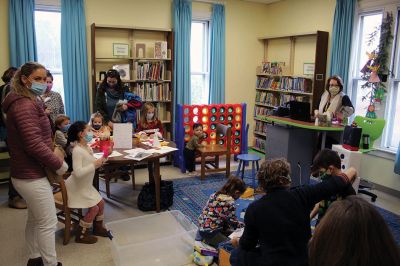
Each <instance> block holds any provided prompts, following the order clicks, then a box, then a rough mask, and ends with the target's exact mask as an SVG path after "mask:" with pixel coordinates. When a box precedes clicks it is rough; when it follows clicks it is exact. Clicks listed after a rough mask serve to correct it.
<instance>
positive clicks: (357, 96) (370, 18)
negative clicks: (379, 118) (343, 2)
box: [352, 12, 382, 116]
mask: <svg viewBox="0 0 400 266" xmlns="http://www.w3.org/2000/svg"><path fill="white" fill-rule="evenodd" d="M359 19H360V23H359V30H358V45H357V46H358V47H357V48H356V49H355V51H357V54H356V55H355V56H356V57H355V62H356V63H355V64H354V67H355V69H354V71H353V80H352V81H353V82H352V86H353V91H352V92H353V93H352V102H353V105H354V107H355V114H356V115H361V116H365V114H366V113H367V107H368V105H369V101H368V100H367V99H365V100H363V97H365V96H366V94H367V93H368V91H369V90H367V89H365V90H364V89H362V88H361V85H362V84H364V83H365V81H364V80H362V79H361V72H360V70H361V69H362V68H363V66H364V65H365V64H366V63H367V61H368V55H367V52H369V53H370V52H372V51H373V50H375V48H376V47H377V45H378V43H379V33H378V36H376V38H375V41H374V42H373V43H371V44H370V45H367V41H368V37H369V35H370V34H371V33H372V32H373V31H374V30H375V29H376V28H377V27H379V26H380V25H381V23H382V13H381V12H379V13H368V14H362V15H360V18H359Z"/></svg>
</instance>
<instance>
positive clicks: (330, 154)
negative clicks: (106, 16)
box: [310, 149, 355, 225]
mask: <svg viewBox="0 0 400 266" xmlns="http://www.w3.org/2000/svg"><path fill="white" fill-rule="evenodd" d="M318 170H319V172H320V173H321V175H320V176H321V181H324V180H328V179H330V178H331V177H332V176H340V175H341V174H342V170H341V160H340V157H339V154H338V153H337V152H336V151H333V150H330V149H324V150H322V151H320V152H319V153H318V154H317V155H316V156H315V158H314V161H313V166H312V171H313V172H316V171H318ZM345 193H346V195H352V194H355V192H354V189H353V187H349V188H348V190H347V191H346V192H345ZM341 198H342V195H333V196H331V197H330V198H328V199H325V200H323V201H321V202H319V203H317V204H316V205H315V206H314V209H313V210H312V211H311V214H310V219H313V218H314V217H315V216H316V215H317V214H318V218H317V223H316V225H318V224H319V222H320V221H321V219H322V217H323V216H324V215H325V213H326V211H327V210H328V208H329V206H330V205H331V204H332V203H333V202H334V201H336V200H338V199H341Z"/></svg>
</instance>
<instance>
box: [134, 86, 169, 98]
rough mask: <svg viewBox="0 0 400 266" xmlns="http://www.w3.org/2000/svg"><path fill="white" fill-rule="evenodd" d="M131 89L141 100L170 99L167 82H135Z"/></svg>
mask: <svg viewBox="0 0 400 266" xmlns="http://www.w3.org/2000/svg"><path fill="white" fill-rule="evenodd" d="M131 91H132V92H133V93H135V94H136V95H138V96H139V97H140V98H142V100H143V101H171V100H172V94H171V88H170V84H169V83H137V84H136V85H135V87H133V88H131Z"/></svg>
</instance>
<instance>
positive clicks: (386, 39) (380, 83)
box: [360, 12, 393, 118]
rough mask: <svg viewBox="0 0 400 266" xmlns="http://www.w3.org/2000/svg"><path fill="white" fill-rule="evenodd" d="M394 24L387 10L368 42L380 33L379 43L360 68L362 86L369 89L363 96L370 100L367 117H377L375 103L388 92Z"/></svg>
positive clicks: (381, 100) (364, 98) (371, 41)
mask: <svg viewBox="0 0 400 266" xmlns="http://www.w3.org/2000/svg"><path fill="white" fill-rule="evenodd" d="M392 24H393V15H392V13H389V12H387V13H386V16H385V17H384V18H383V20H382V24H381V26H380V27H377V29H375V31H373V32H372V33H371V34H370V36H369V40H368V43H367V45H368V46H370V45H371V44H372V43H373V42H374V40H375V38H376V36H377V35H378V34H379V33H380V38H379V45H378V47H376V48H375V49H374V50H373V51H371V52H370V53H368V52H367V55H368V61H367V62H366V63H365V65H364V66H363V68H362V69H361V70H360V72H361V73H362V75H361V77H362V79H363V80H364V81H365V83H364V84H362V85H361V88H362V89H367V90H369V91H368V92H367V93H366V94H365V95H364V96H363V97H362V100H363V101H364V100H368V101H369V106H368V109H367V113H366V117H369V118H377V115H376V113H375V110H376V108H375V105H376V104H377V103H379V104H381V103H382V102H383V100H384V97H385V93H386V86H385V82H386V76H387V75H388V74H390V73H391V71H390V70H389V69H388V67H387V66H388V58H389V55H388V47H389V46H390V43H391V41H392V39H393V35H392V33H391V30H392Z"/></svg>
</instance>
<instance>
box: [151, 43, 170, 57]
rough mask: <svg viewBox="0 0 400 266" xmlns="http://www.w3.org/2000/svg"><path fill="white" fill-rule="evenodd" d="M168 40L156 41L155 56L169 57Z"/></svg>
mask: <svg viewBox="0 0 400 266" xmlns="http://www.w3.org/2000/svg"><path fill="white" fill-rule="evenodd" d="M167 50H168V49H167V42H165V41H158V42H155V43H154V58H156V59H167V57H168V52H167Z"/></svg>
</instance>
